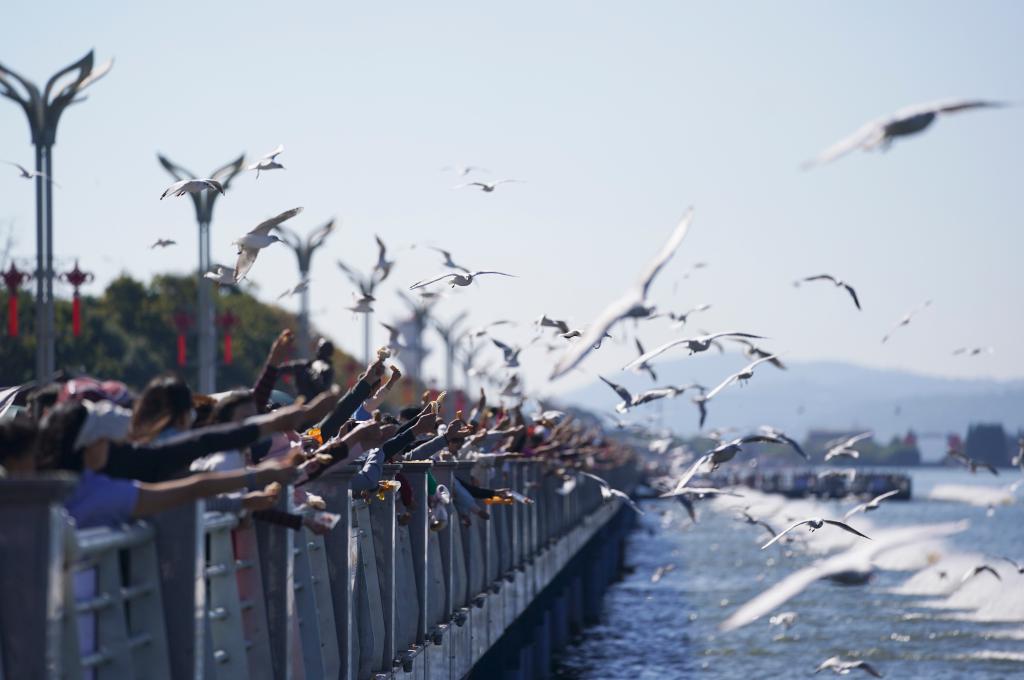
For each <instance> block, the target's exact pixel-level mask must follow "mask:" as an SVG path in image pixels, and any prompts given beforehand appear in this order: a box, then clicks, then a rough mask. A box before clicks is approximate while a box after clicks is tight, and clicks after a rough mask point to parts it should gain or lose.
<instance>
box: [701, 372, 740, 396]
mask: <svg viewBox="0 0 1024 680" xmlns="http://www.w3.org/2000/svg"><path fill="white" fill-rule="evenodd" d="M738 379H739V374H738V373H733V374H732V375H730V376H729V377H728V378H726V379H725V380H723V381H722V382H720V383H719V384H718V385H717V386H715V388H714V389H713V390H711V391H710V392H708V393H707V394H706V395H705V396H704V399H703V401H711V399H712V398H714V397H715V395H717V394H718V393H719V392H721V391H722V390H724V389H725V388H726V387H728V386H729V385H731V384H732V383H734V382H736V380H738Z"/></svg>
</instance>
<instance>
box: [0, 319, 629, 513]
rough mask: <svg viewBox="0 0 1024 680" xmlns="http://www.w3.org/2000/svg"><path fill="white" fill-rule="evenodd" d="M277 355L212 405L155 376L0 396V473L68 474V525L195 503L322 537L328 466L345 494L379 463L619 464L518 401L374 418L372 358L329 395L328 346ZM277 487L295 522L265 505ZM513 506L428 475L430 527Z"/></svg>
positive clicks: (381, 391) (387, 377)
mask: <svg viewBox="0 0 1024 680" xmlns="http://www.w3.org/2000/svg"><path fill="white" fill-rule="evenodd" d="M293 344H294V337H293V334H292V333H291V331H289V330H285V331H283V332H282V333H281V334H280V335H279V336H278V338H277V339H276V340H275V342H274V343H273V346H272V347H271V349H270V352H269V355H268V357H267V360H266V362H265V364H264V366H263V369H262V372H261V373H260V375H259V376H257V377H256V380H255V382H254V384H253V386H252V387H251V388H250V387H247V388H239V389H233V390H230V391H227V392H222V393H219V394H213V395H206V394H198V393H196V392H194V391H193V390H192V389H191V388H190V387H189V386H188V384H187V383H186V382H185V381H184V380H182V378H181V377H179V376H177V375H170V374H167V375H159V376H157V377H155V378H153V379H152V380H151V381H150V382H149V384H148V385H146V387H145V389H143V390H142V391H141V393H139V394H138V395H135V394H134V393H133V392H132V391H131V390H130V389H128V388H127V387H126V386H125V385H124V384H122V383H120V382H117V381H109V380H108V381H100V380H96V379H92V378H74V379H70V380H66V381H64V382H54V383H51V384H48V385H42V386H36V387H35V388H34V389H32V390H31V391H22V392H20V393H18V392H17V391H13V392H10V394H11V395H13V396H12V397H11V400H10V403H9V404H8V405H7V407H6V408H5V412H4V414H3V416H2V417H0V476H6V477H10V478H16V477H19V476H28V475H37V474H45V473H48V472H51V471H64V472H69V473H73V474H74V475H76V476H77V483H76V486H75V488H74V491H73V492H72V493H71V495H70V496H69V497H68V498H67V500H66V502H65V507H66V510H67V512H68V514H69V516H70V517H71V518H72V519H73V520H74V522H75V524H76V525H77V527H78V528H87V527H94V526H117V525H120V524H122V523H125V522H129V521H131V520H134V519H138V518H144V517H147V516H151V515H154V514H156V513H160V512H162V511H165V510H168V509H171V508H174V507H177V506H180V505H183V504H186V503H190V502H194V501H196V500H198V499H205V501H206V508H207V509H208V510H216V511H221V512H230V513H237V514H239V515H241V516H244V517H246V518H251V519H252V520H255V521H265V522H272V523H276V524H281V525H285V526H288V527H290V528H292V529H296V530H298V529H299V528H301V527H302V526H306V527H307V528H309V529H310V530H312V531H314V532H317V533H325V532H327V531H329V530H330V529H331V528H332V527H333V524H332V523H331V522H329V521H323V517H322V516H323V515H324V513H322V512H319V510H322V509H323V508H322V504H320V503H317V502H316V501H317V496H315V495H314V494H310V493H307V491H306V489H309V488H310V487H306V483H307V482H309V481H312V480H314V479H318V480H320V483H321V484H324V483H327V484H329V483H330V478H331V476H332V475H336V474H338V472H339V471H342V470H346V473H347V474H348V475H350V485H351V489H352V493H353V496H358V495H360V494H371V493H375V492H377V491H378V490H379V488H380V485H382V484H387V482H382V476H383V466H384V464H385V463H390V462H402V461H408V460H426V459H433V460H457V459H466V458H472V457H474V456H476V455H479V454H486V453H515V454H520V455H523V456H529V457H535V458H542V459H543V460H545V461H547V462H548V463H549V465H547V466H546V468H545V469H546V470H547V472H548V473H549V474H557V475H563V476H564V475H567V474H570V475H571V472H572V470H573V469H575V468H587V469H597V470H599V469H601V468H603V467H610V466H614V465H617V464H619V463H621V462H622V460H624V459H625V458H627V457H629V456H630V455H632V454H631V452H630V450H629V449H628V448H627V447H624V446H623V445H621V444H619V443H618V442H616V441H615V440H614V439H613V438H609V437H607V436H605V434H604V433H603V432H602V431H601V429H600V428H599V427H596V426H594V425H588V424H586V423H585V422H584V421H582V420H580V419H577V418H574V417H572V416H570V415H568V414H566V413H564V412H561V411H544V412H542V413H539V414H537V415H535V416H533V417H532V418H527V417H526V416H524V415H523V411H522V403H521V402H520V404H519V405H518V406H512V407H500V406H489V405H488V403H487V399H486V395H485V393H484V391H483V390H482V389H481V390H480V395H479V401H477V402H476V403H475V404H474V405H473V408H472V410H471V412H470V413H469V414H468V415H465V416H464V415H463V413H462V412H461V411H460V412H457V413H455V416H454V418H452V419H451V420H449V421H448V422H447V423H446V422H444V421H443V420H442V418H441V417H440V414H441V413H442V412H443V411H442V401H443V400H444V393H440V394H437V393H434V392H429V391H428V392H427V393H425V394H424V396H423V398H422V400H421V402H422V403H418V404H415V405H408V406H407V407H405V408H401V409H394V408H391V409H389V408H387V407H386V406H384V400H385V397H386V396H387V395H388V394H389V393H391V388H392V387H393V386H394V385H395V383H396V382H398V380H400V379H401V377H402V376H401V372H400V370H399V369H398V368H397V367H396V366H394V365H392V364H391V363H390V362H389V359H390V356H389V353H388V351H387V350H386V349H381V350H380V351H379V352H378V354H377V357H376V358H375V360H374V361H373V362H372V363H370V365H369V366H367V367H366V370H365V371H364V372H363V373H362V374H360V375H359V376H358V378H357V379H356V381H355V383H354V384H353V385H351V386H350V387H349V388H348V390H347V391H346V392H344V393H342V390H341V389H340V388H339V387H338V386H337V385H334V384H332V380H333V371H332V370H331V368H330V360H329V357H330V353H331V352H333V347H332V346H331V345H330V343H329V342H326V341H321V343H320V345H319V346H318V349H317V357H316V358H315V359H313V360H312V361H287V360H286V359H287V356H288V354H289V353H290V352H291V350H292V346H293ZM283 375H292V376H294V378H295V380H294V382H295V384H296V386H297V388H298V391H299V392H300V394H299V396H298V397H297V398H293V397H292V396H291V395H289V394H288V393H287V392H285V391H283V390H280V389H277V382H278V379H279V378H280V377H281V376H283ZM19 395H20V396H19ZM389 411H394V412H389ZM353 464H355V466H356V467H352V465H353ZM353 470H356V471H355V472H353ZM397 481H399V484H398V485H394V486H395V487H397V489H398V492H399V505H398V513H399V515H398V519H399V521H407V519H408V518H409V517H410V516H411V515H410V511H411V509H412V507H413V504H414V500H413V497H412V492H411V486H410V485H409V484H401V481H402V476H401V473H399V476H398V480H397ZM289 484H290V485H293V489H294V493H295V496H296V503H294V504H293V505H294V506H295V507H296V510H295V511H285V510H282V509H280V508H281V507H282V504H280V503H279V499H280V496H281V494H282V492H283V489H284V485H289ZM513 500H518V501H521V502H529V499H528V496H523V495H522V494H519V493H518V492H516V491H513V490H511V489H504V488H487V487H486V486H483V485H481V484H478V483H477V482H476V480H475V479H474V478H473V477H471V476H470V475H468V474H466V473H464V472H459V473H458V474H457V475H456V477H455V483H454V488H452V489H450V490H449V489H446V488H445V487H444V486H443V485H438V484H437V482H436V480H434V479H433V477H432V476H429V477H428V501H429V504H430V505H431V524H432V526H433V527H434V528H438V527H440V526H443V525H444V523H445V522H446V521H447V512H446V511H445V510H444V506H445V505H447V504H448V503H449V502H451V503H454V505H455V508H456V509H457V510H458V513H459V517H460V518H461V519H462V521H463V522H466V523H469V522H470V521H472V518H474V517H477V518H480V520H486V519H488V517H489V515H488V509H487V506H488V503H491V502H496V501H501V502H510V501H513Z"/></svg>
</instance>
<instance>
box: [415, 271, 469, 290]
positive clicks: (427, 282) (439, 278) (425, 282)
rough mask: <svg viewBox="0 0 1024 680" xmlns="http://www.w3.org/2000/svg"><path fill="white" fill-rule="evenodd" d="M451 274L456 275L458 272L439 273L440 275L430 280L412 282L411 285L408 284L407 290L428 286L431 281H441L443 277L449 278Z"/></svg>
mask: <svg viewBox="0 0 1024 680" xmlns="http://www.w3.org/2000/svg"><path fill="white" fill-rule="evenodd" d="M453 276H458V274H441V275H440V276H438V277H435V278H433V279H430V280H425V281H417V282H416V283H414V284H412V285H411V286H409V290H416V289H417V288H423V287H424V286H429V285H430V284H432V283H437V282H438V281H443V280H444V279H450V278H451V277H453Z"/></svg>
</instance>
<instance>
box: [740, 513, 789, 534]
mask: <svg viewBox="0 0 1024 680" xmlns="http://www.w3.org/2000/svg"><path fill="white" fill-rule="evenodd" d="M737 519H742V520H743V521H744V522H746V523H747V524H752V525H754V526H757V527H761V528H762V529H764V530H765V531H767V532H768V535H769V536H771V537H772V538H775V534H777V533H779V532H778V531H776V530H775V528H774V527H772V525H771V524H768V522H765V521H764V520H763V519H758V518H756V517H754V516H753V515H751V514H750V513H749V512H747V511H746V510H743V511H742V514H741V515H740V517H738V518H737Z"/></svg>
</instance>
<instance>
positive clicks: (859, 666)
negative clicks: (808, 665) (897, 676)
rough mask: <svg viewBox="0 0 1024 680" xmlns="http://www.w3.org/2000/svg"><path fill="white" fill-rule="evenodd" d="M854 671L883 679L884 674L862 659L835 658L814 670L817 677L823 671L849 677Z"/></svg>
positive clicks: (829, 659) (823, 662)
mask: <svg viewBox="0 0 1024 680" xmlns="http://www.w3.org/2000/svg"><path fill="white" fill-rule="evenodd" d="M853 670H860V671H864V672H865V673H867V674H868V675H872V676H874V677H876V678H880V677H882V674H881V673H880V672H879V671H878V669H877V668H875V667H874V666H872V665H871V664H869V663H868V662H867V661H862V660H861V659H843V658H841V657H838V656H833V657H830V658H828V659H825V660H824V661H822V662H821V663H820V664H819V665H818V667H817V668H815V669H814V674H815V675H817V674H818V673H820V672H822V671H832V672H833V673H835V674H836V675H849V674H850V671H853Z"/></svg>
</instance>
